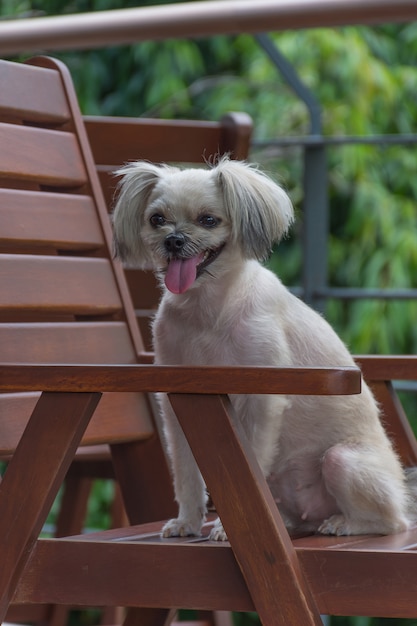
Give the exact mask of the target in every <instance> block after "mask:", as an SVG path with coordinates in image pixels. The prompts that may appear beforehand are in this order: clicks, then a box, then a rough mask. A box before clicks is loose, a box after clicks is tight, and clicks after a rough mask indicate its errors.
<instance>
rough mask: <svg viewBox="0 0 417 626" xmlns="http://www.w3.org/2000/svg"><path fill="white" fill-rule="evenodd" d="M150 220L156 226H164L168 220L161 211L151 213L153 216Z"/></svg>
mask: <svg viewBox="0 0 417 626" xmlns="http://www.w3.org/2000/svg"><path fill="white" fill-rule="evenodd" d="M149 221H150V223H151V224H152V226H154V227H155V228H156V227H157V226H163V225H164V224H165V221H166V220H165V217H164V216H163V215H160V214H159V213H155V215H151V217H150V218H149Z"/></svg>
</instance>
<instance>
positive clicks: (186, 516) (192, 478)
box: [160, 396, 207, 537]
mask: <svg viewBox="0 0 417 626" xmlns="http://www.w3.org/2000/svg"><path fill="white" fill-rule="evenodd" d="M160 403H161V407H162V417H163V421H164V430H165V436H166V441H167V447H168V453H169V456H170V459H171V464H172V472H173V476H174V490H175V499H176V500H177V502H178V505H179V511H178V517H177V518H175V519H171V520H169V521H168V522H167V523H166V524H165V526H164V527H163V529H162V536H163V537H186V536H188V535H197V536H198V535H200V534H201V527H202V525H203V523H204V521H205V517H206V502H207V494H206V487H205V484H204V481H203V478H202V476H201V473H200V470H199V469H198V466H197V463H196V462H195V459H194V456H193V454H192V452H191V449H190V446H189V445H188V443H187V440H186V438H185V435H184V433H183V431H182V429H181V427H180V425H179V423H178V420H177V418H176V416H175V413H174V412H173V410H172V408H171V406H170V404H169V401H168V399H167V397H166V396H161V398H160Z"/></svg>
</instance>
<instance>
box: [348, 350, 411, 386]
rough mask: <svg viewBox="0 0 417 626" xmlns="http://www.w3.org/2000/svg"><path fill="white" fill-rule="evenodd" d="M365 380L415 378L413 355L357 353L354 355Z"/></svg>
mask: <svg viewBox="0 0 417 626" xmlns="http://www.w3.org/2000/svg"><path fill="white" fill-rule="evenodd" d="M355 361H356V363H357V365H358V367H360V368H361V370H362V373H363V376H364V378H365V379H366V380H369V381H371V380H374V381H377V380H417V356H415V355H405V356H404V355H398V356H397V355H395V356H391V355H377V356H376V355H359V356H355Z"/></svg>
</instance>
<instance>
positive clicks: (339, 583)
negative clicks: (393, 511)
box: [295, 535, 417, 618]
mask: <svg viewBox="0 0 417 626" xmlns="http://www.w3.org/2000/svg"><path fill="white" fill-rule="evenodd" d="M396 537H397V536H396V535H394V536H390V537H388V538H387V539H388V540H393V541H391V542H390V541H388V542H387V543H386V545H385V549H378V548H376V549H374V548H373V545H372V544H373V541H371V540H369V545H368V548H367V549H364V548H361V546H360V544H358V546H357V547H356V544H355V543H350V542H346V543H345V545H343V543H344V542H343V539H341V538H339V547H337V546H335V547H334V548H329V549H327V550H326V549H325V548H324V547H323V545H320V542H318V543H317V547H316V548H314V546H311V547H308V548H303V546H302V540H301V544H299V543H298V542H295V544H296V551H297V555H298V557H299V559H300V563H301V565H302V567H303V569H304V571H305V574H306V577H307V579H308V581H309V584H310V586H311V590H312V592H313V594H314V595H315V597H316V598H317V602H318V605H319V608H320V610H321V611H322V612H323V613H326V614H331V615H363V616H379V615H383V616H384V617H397V618H399V617H402V618H415V615H416V600H415V599H416V595H417V582H416V581H417V558H416V557H417V553H416V551H415V548H413V549H411V550H407V549H404V550H403V549H401V547H396V545H395V544H396ZM376 542H377V544H376V545H378V543H379V540H378V539H377V540H376ZM390 543H391V545H389V544H390Z"/></svg>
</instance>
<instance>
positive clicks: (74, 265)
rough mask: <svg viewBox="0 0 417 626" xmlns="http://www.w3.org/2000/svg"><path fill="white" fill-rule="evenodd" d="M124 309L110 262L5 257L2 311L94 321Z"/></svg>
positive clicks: (0, 268)
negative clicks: (69, 315)
mask: <svg viewBox="0 0 417 626" xmlns="http://www.w3.org/2000/svg"><path fill="white" fill-rule="evenodd" d="M121 307H122V304H121V301H120V297H119V294H118V290H117V286H116V283H115V281H114V277H113V272H112V268H111V265H110V263H109V261H108V260H107V259H92V258H86V259H81V258H80V259H75V258H73V257H67V258H66V257H53V256H40V255H38V256H35V255H17V254H4V255H2V257H1V258H0V311H2V310H3V311H18V310H19V309H24V310H25V311H32V310H34V311H37V312H42V311H43V310H46V311H50V312H51V313H52V314H53V313H62V314H65V313H69V314H72V315H92V316H95V317H100V316H106V315H112V314H115V313H118V312H119V311H120V309H121Z"/></svg>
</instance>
